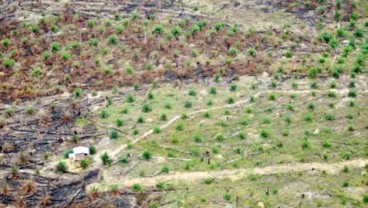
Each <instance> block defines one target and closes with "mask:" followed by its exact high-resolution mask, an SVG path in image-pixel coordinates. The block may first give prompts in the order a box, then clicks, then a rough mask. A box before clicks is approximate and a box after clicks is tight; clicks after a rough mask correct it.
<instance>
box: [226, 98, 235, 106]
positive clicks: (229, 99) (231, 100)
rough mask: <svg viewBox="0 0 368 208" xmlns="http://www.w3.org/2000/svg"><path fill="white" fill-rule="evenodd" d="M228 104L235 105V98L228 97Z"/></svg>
mask: <svg viewBox="0 0 368 208" xmlns="http://www.w3.org/2000/svg"><path fill="white" fill-rule="evenodd" d="M226 102H227V104H233V103H234V102H235V101H234V98H233V97H228V98H227V101H226Z"/></svg>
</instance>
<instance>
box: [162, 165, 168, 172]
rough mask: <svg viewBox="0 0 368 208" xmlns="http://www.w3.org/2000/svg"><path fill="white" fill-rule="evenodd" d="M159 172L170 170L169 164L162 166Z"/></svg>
mask: <svg viewBox="0 0 368 208" xmlns="http://www.w3.org/2000/svg"><path fill="white" fill-rule="evenodd" d="M161 172H162V173H169V172H170V169H169V166H167V165H164V166H162V168H161Z"/></svg>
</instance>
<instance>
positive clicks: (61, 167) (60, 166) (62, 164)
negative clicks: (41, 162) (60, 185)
mask: <svg viewBox="0 0 368 208" xmlns="http://www.w3.org/2000/svg"><path fill="white" fill-rule="evenodd" d="M67 169H68V166H67V164H66V163H65V162H63V161H60V162H58V163H57V164H56V172H57V173H65V172H66V171H67Z"/></svg>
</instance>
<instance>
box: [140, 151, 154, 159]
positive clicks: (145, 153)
mask: <svg viewBox="0 0 368 208" xmlns="http://www.w3.org/2000/svg"><path fill="white" fill-rule="evenodd" d="M142 156H143V159H145V160H150V159H151V158H152V155H151V153H150V152H148V151H147V150H145V151H144V152H143V155H142Z"/></svg>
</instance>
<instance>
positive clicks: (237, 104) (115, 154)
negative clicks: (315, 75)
mask: <svg viewBox="0 0 368 208" xmlns="http://www.w3.org/2000/svg"><path fill="white" fill-rule="evenodd" d="M313 91H315V92H322V93H324V92H326V93H327V92H328V90H326V91H321V90H313ZM334 91H335V92H336V93H338V94H346V93H348V90H346V89H344V90H334ZM272 92H275V93H295V94H307V93H311V92H312V90H310V89H305V90H294V89H283V90H264V91H261V92H258V93H256V94H254V95H253V97H255V98H258V97H259V96H260V95H263V94H266V93H272ZM358 93H368V92H367V91H359V92H358ZM249 102H250V98H248V99H244V100H240V101H238V102H235V103H233V104H226V105H221V106H215V107H212V108H205V109H200V110H197V111H193V112H191V113H189V114H188V115H189V116H195V115H197V114H200V113H204V112H207V111H213V110H219V109H226V108H236V107H249V106H251V105H253V103H251V104H249V105H244V106H242V104H246V103H249ZM180 118H181V116H179V115H177V116H175V117H173V118H172V119H170V120H169V121H168V122H166V123H165V124H163V125H162V126H160V129H161V130H163V129H165V128H167V127H169V126H170V125H171V124H173V123H174V122H176V121H177V120H179V119H180ZM151 134H153V130H152V129H151V130H149V131H147V132H145V133H144V134H143V135H141V136H140V137H138V138H136V139H135V140H133V141H132V142H131V144H135V143H137V142H139V141H140V140H142V139H145V138H147V137H148V136H149V135H151ZM127 146H128V145H127V144H124V145H121V146H120V147H119V148H117V149H116V150H114V151H112V152H111V153H110V156H111V159H112V160H115V159H117V158H118V157H119V154H120V153H121V151H123V150H124V149H126V148H127ZM102 152H103V150H102ZM108 152H110V151H108ZM97 156H98V155H97ZM95 161H96V163H95V164H96V165H97V166H100V165H102V163H101V162H100V160H99V158H95Z"/></svg>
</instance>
